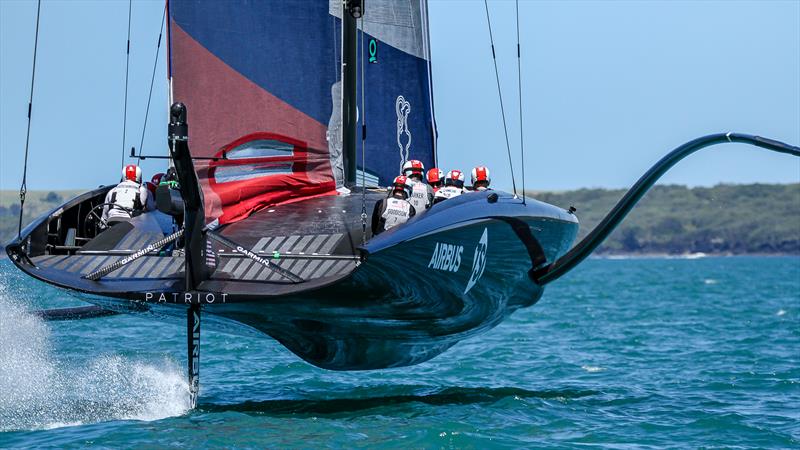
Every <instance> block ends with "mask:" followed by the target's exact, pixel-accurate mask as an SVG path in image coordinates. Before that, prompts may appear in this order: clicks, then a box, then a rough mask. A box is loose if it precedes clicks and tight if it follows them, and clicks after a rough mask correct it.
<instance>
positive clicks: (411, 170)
mask: <svg viewBox="0 0 800 450" xmlns="http://www.w3.org/2000/svg"><path fill="white" fill-rule="evenodd" d="M403 175H405V176H407V177H410V176H411V175H419V177H420V178H422V177H424V176H425V166H424V165H422V161H418V160H416V159H409V160H408V161H406V163H405V164H403Z"/></svg>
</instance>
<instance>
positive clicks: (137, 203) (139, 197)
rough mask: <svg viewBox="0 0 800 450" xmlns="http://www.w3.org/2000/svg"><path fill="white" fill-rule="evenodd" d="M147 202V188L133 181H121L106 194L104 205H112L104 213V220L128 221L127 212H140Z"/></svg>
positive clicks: (129, 215)
mask: <svg viewBox="0 0 800 450" xmlns="http://www.w3.org/2000/svg"><path fill="white" fill-rule="evenodd" d="M146 202H147V188H145V187H144V186H142V185H140V184H138V183H135V182H133V181H123V182H122V183H120V184H118V185H117V186H116V187H114V188H113V189H111V190H110V191H108V194H106V203H113V204H114V205H113V206H110V207H107V209H106V211H105V216H106V220H108V219H114V218H124V219H128V218H130V217H131V214H130V213H129V212H128V211H141V210H142V209H144V207H145V203H146Z"/></svg>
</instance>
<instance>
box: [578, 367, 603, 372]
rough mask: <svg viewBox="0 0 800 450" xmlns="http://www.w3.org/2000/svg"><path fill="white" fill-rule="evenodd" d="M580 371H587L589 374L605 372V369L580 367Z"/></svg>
mask: <svg viewBox="0 0 800 450" xmlns="http://www.w3.org/2000/svg"><path fill="white" fill-rule="evenodd" d="M581 369H583V370H585V371H587V372H589V373H595V372H602V371H604V370H606V369H605V368H603V367H598V366H581Z"/></svg>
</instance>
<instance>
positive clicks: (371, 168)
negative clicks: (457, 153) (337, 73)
mask: <svg viewBox="0 0 800 450" xmlns="http://www.w3.org/2000/svg"><path fill="white" fill-rule="evenodd" d="M338 5H339V2H338V1H336V0H331V1H330V9H331V14H333V15H337V16H340V15H341V8H338ZM358 23H359V29H360V30H362V31H363V33H364V36H363V39H362V40H361V41H362V42H363V45H362V47H361V49H360V55H359V58H360V59H361V61H365V62H366V64H365V66H366V67H365V68H364V77H363V79H362V78H361V72H359V82H360V83H364V87H365V91H366V94H365V103H366V105H365V106H364V112H363V114H364V116H365V118H366V123H367V130H368V132H367V139H366V143H365V144H366V155H365V156H366V158H365V159H366V172H367V174H368V176H369V175H373V176H375V177H377V178H378V182H379V184H380V185H382V186H385V185H387V184H390V183H391V181H392V179H393V178H394V177H395V176H397V175H398V174H399V173H400V168H401V167H402V165H403V163H404V162H406V161H407V160H409V159H418V160H420V161H422V163H423V164H424V165H425V167H426V168H430V167H432V166H434V165H435V164H436V127H435V122H434V114H433V98H432V83H433V81H432V80H431V72H430V45H429V42H430V41H429V35H428V16H427V2H426V1H424V0H423V1H420V0H366V1H365V13H364V16H363V18H362V19H361V20H359V22H358ZM359 38H360V36H359ZM360 90H361V86H359V94H360V92H361V91H360ZM360 105H361V99H360V98H359V109H360ZM358 152H359V158H360V157H361V154H360V152H361V148H360V145H359V151H358ZM360 164H361V163H360V161H359V168H360Z"/></svg>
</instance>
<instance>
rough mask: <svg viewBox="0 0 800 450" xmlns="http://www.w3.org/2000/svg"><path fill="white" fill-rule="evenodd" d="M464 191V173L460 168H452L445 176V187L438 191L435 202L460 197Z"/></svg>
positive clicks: (434, 198)
mask: <svg viewBox="0 0 800 450" xmlns="http://www.w3.org/2000/svg"><path fill="white" fill-rule="evenodd" d="M463 193H464V173H463V172H462V171H460V170H451V171H449V172H447V176H445V177H444V187H443V188H441V189H439V190H438V191H436V195H435V196H434V197H433V203H439V202H441V201H443V200H447V199H448V198H453V197H458V196H459V195H461V194H463Z"/></svg>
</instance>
